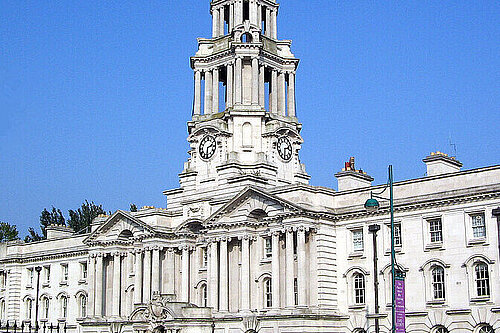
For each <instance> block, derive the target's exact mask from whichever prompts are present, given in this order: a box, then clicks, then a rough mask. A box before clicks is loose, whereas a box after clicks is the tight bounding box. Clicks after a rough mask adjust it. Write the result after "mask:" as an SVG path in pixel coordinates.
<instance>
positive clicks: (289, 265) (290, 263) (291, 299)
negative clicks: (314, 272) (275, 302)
mask: <svg viewBox="0 0 500 333" xmlns="http://www.w3.org/2000/svg"><path fill="white" fill-rule="evenodd" d="M294 262H295V259H294V254H293V230H292V229H291V228H290V229H288V230H287V231H286V305H287V306H288V307H293V306H295V290H294V280H295V276H294V269H293V268H294Z"/></svg>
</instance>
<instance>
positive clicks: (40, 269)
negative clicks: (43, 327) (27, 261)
mask: <svg viewBox="0 0 500 333" xmlns="http://www.w3.org/2000/svg"><path fill="white" fill-rule="evenodd" d="M35 271H36V274H37V277H36V300H35V332H38V299H39V298H40V272H41V271H42V267H40V266H36V267H35Z"/></svg>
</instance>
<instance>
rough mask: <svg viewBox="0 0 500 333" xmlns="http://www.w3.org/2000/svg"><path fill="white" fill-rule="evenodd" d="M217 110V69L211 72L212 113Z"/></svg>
mask: <svg viewBox="0 0 500 333" xmlns="http://www.w3.org/2000/svg"><path fill="white" fill-rule="evenodd" d="M217 112H219V69H218V68H214V70H213V72H212V113H217Z"/></svg>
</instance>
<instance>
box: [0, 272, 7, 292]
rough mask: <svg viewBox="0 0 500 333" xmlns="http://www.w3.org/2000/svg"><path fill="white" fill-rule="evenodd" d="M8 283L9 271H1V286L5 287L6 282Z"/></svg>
mask: <svg viewBox="0 0 500 333" xmlns="http://www.w3.org/2000/svg"><path fill="white" fill-rule="evenodd" d="M6 283H7V273H6V272H0V288H2V289H3V288H5V284H6Z"/></svg>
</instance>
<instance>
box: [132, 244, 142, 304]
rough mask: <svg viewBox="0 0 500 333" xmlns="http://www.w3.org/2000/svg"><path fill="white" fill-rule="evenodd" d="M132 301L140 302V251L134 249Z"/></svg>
mask: <svg viewBox="0 0 500 333" xmlns="http://www.w3.org/2000/svg"><path fill="white" fill-rule="evenodd" d="M134 303H135V304H141V303H142V251H141V250H136V251H135V272H134Z"/></svg>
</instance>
